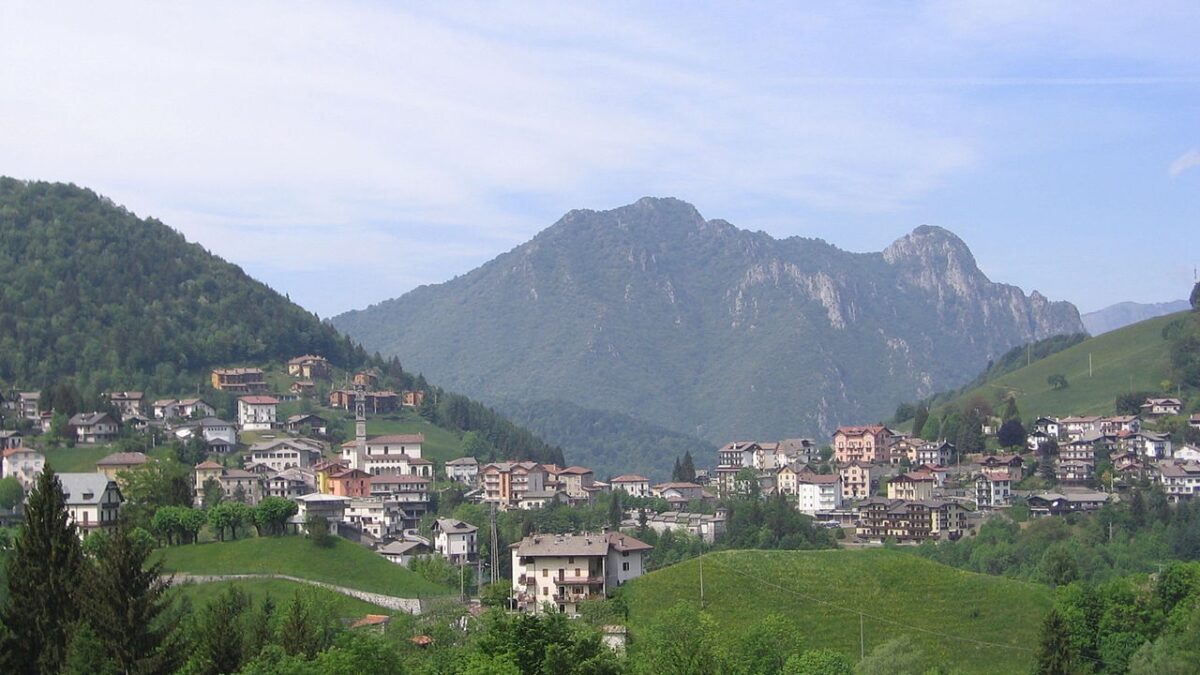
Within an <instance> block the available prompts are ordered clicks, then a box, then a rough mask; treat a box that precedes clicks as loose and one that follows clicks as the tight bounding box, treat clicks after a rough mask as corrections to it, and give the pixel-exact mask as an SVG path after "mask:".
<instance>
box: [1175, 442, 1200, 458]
mask: <svg viewBox="0 0 1200 675" xmlns="http://www.w3.org/2000/svg"><path fill="white" fill-rule="evenodd" d="M1174 459H1176V460H1179V461H1184V462H1200V448H1197V447H1196V446H1194V445H1185V446H1182V447H1180V448H1179V449H1178V450H1176V451H1175V455H1174Z"/></svg>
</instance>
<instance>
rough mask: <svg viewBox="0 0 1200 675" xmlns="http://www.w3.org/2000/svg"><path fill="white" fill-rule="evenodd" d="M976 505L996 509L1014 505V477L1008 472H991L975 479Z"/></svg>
mask: <svg viewBox="0 0 1200 675" xmlns="http://www.w3.org/2000/svg"><path fill="white" fill-rule="evenodd" d="M975 503H976V505H977V506H978V507H979V508H981V509H994V508H999V507H1002V506H1008V505H1009V504H1011V503H1012V476H1011V475H1009V473H1008V472H1007V471H989V472H985V473H981V474H979V475H978V476H976V477H975Z"/></svg>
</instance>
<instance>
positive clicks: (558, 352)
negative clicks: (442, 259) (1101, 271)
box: [332, 198, 1083, 464]
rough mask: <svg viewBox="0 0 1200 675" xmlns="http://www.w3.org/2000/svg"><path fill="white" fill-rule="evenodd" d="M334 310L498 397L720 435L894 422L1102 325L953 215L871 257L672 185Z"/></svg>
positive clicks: (382, 342)
mask: <svg viewBox="0 0 1200 675" xmlns="http://www.w3.org/2000/svg"><path fill="white" fill-rule="evenodd" d="M332 321H333V324H334V325H335V326H336V327H337V328H339V329H340V330H341V331H343V332H345V333H347V334H349V335H350V336H352V337H353V338H354V339H356V340H359V341H361V342H362V343H363V344H364V345H365V346H366V347H367V348H368V349H370V350H378V351H380V352H382V353H383V354H385V355H388V356H391V355H396V356H399V358H400V359H401V360H402V361H403V362H404V364H405V366H406V367H409V368H412V369H414V370H417V371H421V372H423V373H425V374H426V375H428V376H430V377H431V378H434V379H436V380H438V381H440V382H442V383H444V384H445V385H447V386H448V387H449V388H452V389H455V390H458V391H462V392H465V393H468V394H470V395H473V396H476V397H479V398H481V399H482V400H484V401H487V402H498V401H521V402H532V401H565V402H569V403H571V404H572V405H574V406H580V407H582V408H585V409H593V410H598V411H612V412H616V413H621V414H624V415H628V416H630V417H631V418H636V419H638V420H642V421H645V422H649V423H652V424H653V425H657V426H659V427H662V428H665V429H668V430H671V431H674V432H677V433H679V434H685V435H688V436H691V437H698V438H701V439H706V440H708V441H710V442H722V441H725V440H729V439H735V438H753V439H763V440H765V439H773V438H783V437H789V436H797V435H813V436H823V435H824V434H827V433H829V432H830V431H831V430H832V429H833V428H835V427H836V426H837V425H840V424H847V423H856V422H870V421H878V420H882V419H884V418H886V417H888V416H890V414H891V412H892V411H893V409H894V407H895V406H896V404H897V403H898V402H900V401H903V400H911V399H914V398H919V397H923V396H926V395H928V394H932V393H934V392H937V391H940V390H942V389H946V388H950V387H954V386H957V385H961V384H963V383H965V382H966V381H968V380H970V378H971V377H973V376H974V375H976V374H977V373H978V372H980V371H981V370H982V369H983V368H984V367H985V366H986V365H987V363H988V361H989V359H992V358H995V357H997V356H999V355H1001V354H1003V353H1004V352H1006V351H1007V350H1008V349H1010V348H1012V347H1013V346H1016V345H1020V344H1024V343H1027V342H1031V341H1035V340H1038V339H1042V338H1045V337H1048V336H1052V335H1058V334H1069V333H1078V332H1081V331H1082V330H1083V325H1082V323H1081V321H1080V317H1079V312H1078V310H1076V308H1075V307H1074V305H1072V304H1070V303H1067V302H1052V301H1050V300H1049V299H1047V298H1046V297H1044V296H1042V295H1041V294H1040V293H1038V292H1036V291H1035V292H1033V293H1031V294H1028V295H1027V294H1026V293H1024V292H1023V291H1022V290H1021V289H1019V288H1017V287H1016V286H1011V285H1006V284H1000V283H995V282H992V281H991V280H989V279H988V278H987V276H986V275H984V274H983V272H981V271H980V270H979V268H978V266H977V265H976V263H975V259H974V256H973V255H972V254H971V251H970V249H969V248H968V247H967V246H966V244H964V243H963V242H962V241H961V240H960V239H959V238H958V237H957V236H955V235H954V234H953V233H951V232H950V231H948V230H945V229H942V228H940V227H931V226H921V227H918V228H916V229H915V230H913V231H912V232H911V233H909V234H906V235H904V236H902V237H900V238H899V239H897V240H896V241H895V242H894V243H892V244H891V245H890V246H888V247H887V248H886V249H884V250H883V251H880V252H873V253H852V252H848V251H844V250H841V249H839V248H837V247H836V246H833V245H831V244H829V243H827V242H825V241H822V240H820V239H809V238H802V237H790V238H786V239H775V238H773V237H771V236H770V235H768V234H765V233H762V232H751V231H747V230H742V229H739V228H737V227H735V226H733V225H732V224H730V223H728V222H726V221H723V220H707V219H705V218H704V217H703V216H701V214H700V213H699V212H698V211H697V210H696V209H695V207H693V206H692V205H690V204H688V203H686V202H683V201H680V200H677V199H670V198H666V199H662V198H644V199H641V200H639V201H638V202H636V203H634V204H630V205H628V206H624V207H621V208H617V209H613V210H609V211H591V210H576V211H571V212H570V213H568V214H566V215H565V216H563V217H562V218H561V219H560V220H559V221H558V222H556V223H555V224H554V225H552V226H551V227H549V228H547V229H545V230H544V231H542V232H541V233H539V234H538V235H537V236H535V237H534V238H533V239H532V240H530V241H529V242H526V243H524V244H522V245H520V246H518V247H516V248H515V249H513V250H511V251H509V252H507V253H504V254H502V255H500V256H498V257H497V258H495V259H493V260H492V261H490V262H488V263H486V264H484V265H482V266H481V267H479V268H477V269H475V270H473V271H471V272H469V273H468V274H466V275H463V276H460V277H457V278H455V279H453V280H451V281H448V282H445V283H442V284H437V285H429V286H422V287H420V288H417V289H415V290H413V291H411V292H409V293H406V294H404V295H402V296H400V297H398V298H395V299H393V300H388V301H385V302H382V303H379V304H377V305H373V306H371V307H368V308H366V309H364V310H359V311H352V312H348V313H345V314H342V315H340V316H338V317H335V318H334V319H333V320H332ZM573 435H574V436H576V437H578V436H579V434H578V433H575V434H573ZM666 462H667V463H668V464H669V462H670V458H667V459H666Z"/></svg>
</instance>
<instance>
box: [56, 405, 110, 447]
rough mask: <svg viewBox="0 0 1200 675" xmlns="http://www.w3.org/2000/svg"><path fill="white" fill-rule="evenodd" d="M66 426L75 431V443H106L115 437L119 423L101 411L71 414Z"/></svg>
mask: <svg viewBox="0 0 1200 675" xmlns="http://www.w3.org/2000/svg"><path fill="white" fill-rule="evenodd" d="M67 426H69V427H71V429H72V430H73V431H74V432H75V442H76V443H106V442H108V441H111V440H113V439H114V438H116V437H117V431H119V430H120V428H121V425H120V423H118V422H117V420H115V419H113V418H112V416H111V415H109V414H108V413H103V412H93V413H79V414H77V415H72V416H71V419H70V421H68V422H67Z"/></svg>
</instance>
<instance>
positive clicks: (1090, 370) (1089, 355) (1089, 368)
mask: <svg viewBox="0 0 1200 675" xmlns="http://www.w3.org/2000/svg"><path fill="white" fill-rule="evenodd" d="M1091 376H1092V353H1091V352H1088V377H1091Z"/></svg>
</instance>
